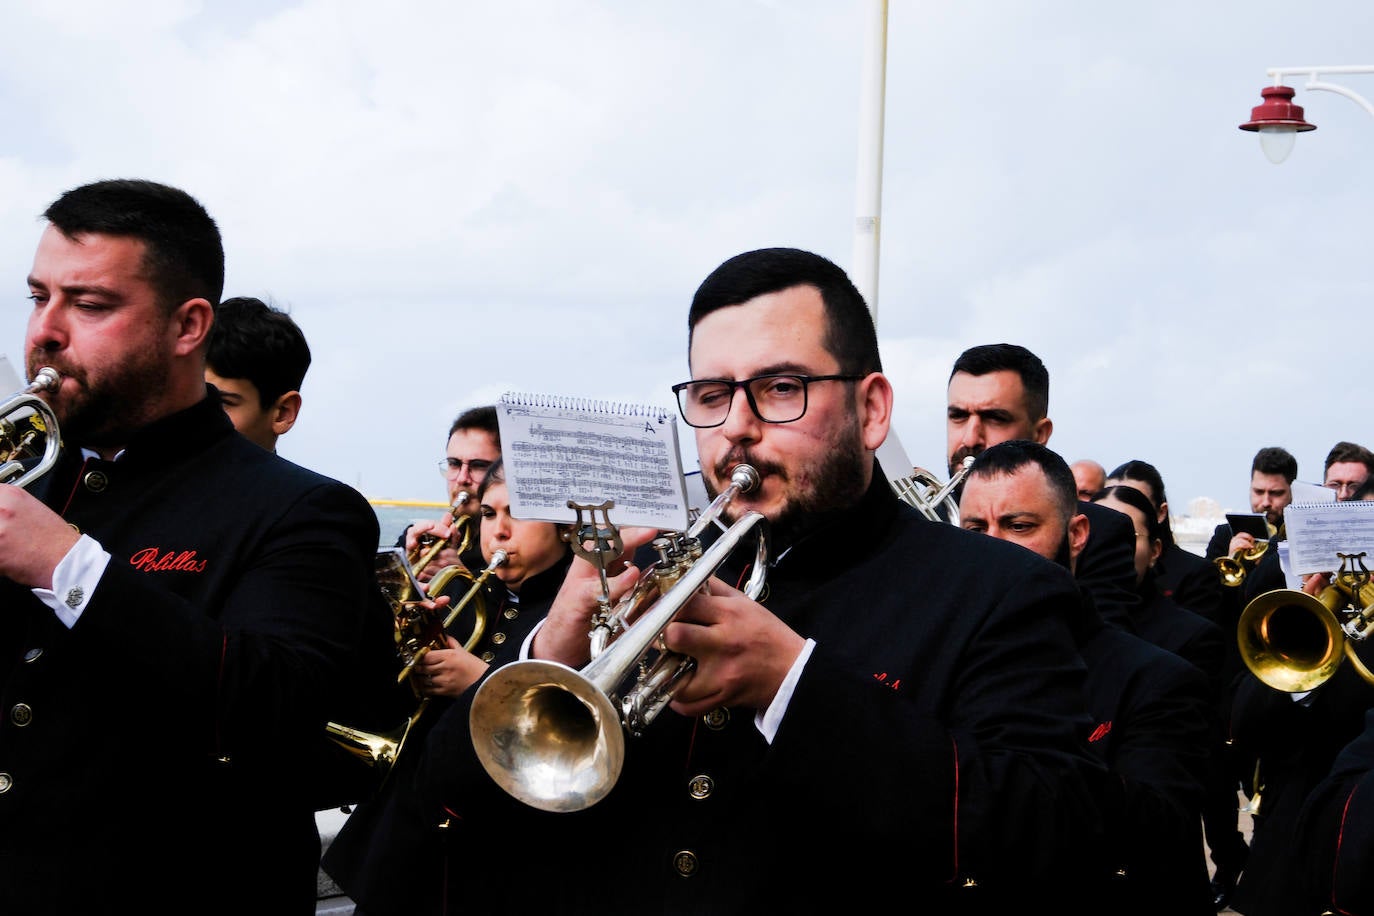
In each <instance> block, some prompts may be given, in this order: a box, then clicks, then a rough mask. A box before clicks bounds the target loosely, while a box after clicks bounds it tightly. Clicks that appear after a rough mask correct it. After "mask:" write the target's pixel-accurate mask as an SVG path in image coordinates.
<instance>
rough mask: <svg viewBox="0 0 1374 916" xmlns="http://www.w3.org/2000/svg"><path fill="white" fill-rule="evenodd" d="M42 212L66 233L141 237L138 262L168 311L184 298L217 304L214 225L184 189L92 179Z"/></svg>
mask: <svg viewBox="0 0 1374 916" xmlns="http://www.w3.org/2000/svg"><path fill="white" fill-rule="evenodd" d="M43 216H44V217H45V218H46V219H47V220H48V222H49V223H51V224H52V225H53V226H54V227H55V228H56V229H57V230H58V231H59V232H61V233H62V234H63V235H64V236H66V237H67V238H69V239H75V238H76V237H77V236H79V235H84V234H87V233H94V234H97V235H114V236H124V237H127V238H134V239H138V240H139V241H141V242H143V244H144V247H145V249H146V251H145V253H144V256H143V267H144V269H145V270H146V271H147V272H148V281H149V282H150V283H151V284H152V286H153V288H154V289H155V290H157V292H158V295H159V296H161V297H162V306H163V307H164V308H165V309H166V310H167V311H168V312H171V311H172V310H173V309H175V308H176V307H177V306H178V305H180V304H181V303H183V302H186V301H187V300H190V299H206V300H208V301H209V302H210V304H211V305H218V304H219V300H220V296H222V295H223V294H224V243H223V241H222V240H221V239H220V234H219V227H218V226H216V225H215V221H214V220H213V219H211V218H210V214H209V213H207V212H206V210H205V208H204V207H202V206H201V205H200V203H199V202H198V201H196V199H195V198H193V197H192V196H191V195H189V194H187V193H186V192H185V191H182V190H180V189H178V188H173V187H170V186H168V185H164V184H158V183H157V182H153V181H145V180H143V179H136V178H119V179H111V180H108V181H97V182H93V183H92V184H87V185H82V186H81V187H79V188H73V189H72V190H70V191H67V192H66V193H64V194H63V195H62V196H61V197H59V198H57V200H55V201H53V202H52V203H51V204H50V205H49V206H48V209H47V210H44V211H43Z"/></svg>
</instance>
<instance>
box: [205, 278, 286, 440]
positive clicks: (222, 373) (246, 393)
mask: <svg viewBox="0 0 1374 916" xmlns="http://www.w3.org/2000/svg"><path fill="white" fill-rule="evenodd" d="M309 368H310V346H309V345H308V344H307V343H306V342H305V334H303V333H302V332H301V329H300V327H299V326H298V325H297V324H296V322H295V321H293V320H292V319H291V316H290V315H288V314H287V313H286V312H283V311H282V310H280V309H277V308H273V307H272V306H270V305H268V304H267V303H265V302H263V301H262V300H261V299H254V298H251V297H248V296H240V297H237V298H234V299H225V300H224V301H223V302H221V303H220V304H219V308H217V309H215V323H214V325H213V326H212V327H211V328H210V348H209V350H208V351H207V353H206V356H205V380H206V381H207V382H209V383H210V384H212V385H214V386H215V388H216V389H218V390H219V397H220V403H221V404H222V405H224V411H225V413H227V414H229V419H230V420H231V421H233V424H234V428H235V429H237V430H238V431H239V432H241V433H243V434H244V435H245V436H247V437H248V438H249V439H250V440H252V441H253V442H256V443H257V444H258V445H261V446H262V447H263V448H265V449H267V450H268V451H269V452H272V451H276V449H277V439H278V438H279V437H281V436H282V435H284V434H285V433H286V432H287V431H288V430H290V429H291V427H292V426H295V425H296V418H297V417H298V416H300V411H301V385H302V383H304V381H305V372H306V370H307V369H309Z"/></svg>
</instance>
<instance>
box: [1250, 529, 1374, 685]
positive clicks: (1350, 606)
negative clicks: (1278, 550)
mask: <svg viewBox="0 0 1374 916" xmlns="http://www.w3.org/2000/svg"><path fill="white" fill-rule="evenodd" d="M1336 556H1337V557H1339V558H1340V560H1341V567H1340V570H1339V571H1338V572H1337V573H1336V575H1335V577H1334V579H1333V581H1332V583H1331V584H1330V585H1329V586H1327V587H1326V588H1324V589H1322V591H1321V594H1320V595H1319V596H1317V597H1313V596H1312V595H1309V594H1307V593H1306V592H1303V591H1298V590H1296V589H1287V588H1280V589H1275V590H1273V591H1270V592H1265V593H1264V594H1263V595H1260V596H1259V597H1257V598H1255V599H1254V600H1253V601H1251V602H1250V603H1249V604H1247V605H1246V606H1245V610H1243V611H1242V612H1241V615H1240V622H1239V624H1238V626H1237V638H1238V639H1239V641H1240V655H1241V660H1242V661H1244V662H1245V666H1246V667H1247V668H1249V669H1250V671H1251V672H1253V673H1254V675H1255V677H1257V678H1259V679H1260V680H1261V681H1263V682H1264V683H1266V684H1268V685H1269V686H1270V687H1273V688H1274V689H1275V690H1282V691H1284V692H1286V693H1302V692H1304V691H1308V690H1312V689H1313V688H1315V687H1317V686H1319V685H1321V684H1323V683H1325V682H1326V681H1327V680H1328V679H1329V678H1330V677H1331V676H1332V675H1333V674H1335V673H1336V669H1337V668H1339V667H1340V665H1341V663H1342V662H1343V661H1346V660H1349V662H1350V664H1351V665H1353V666H1354V668H1355V670H1356V671H1358V672H1359V674H1360V676H1361V677H1362V678H1364V679H1365V680H1366V681H1368V682H1369V683H1370V684H1374V673H1371V672H1370V670H1369V669H1368V668H1367V667H1366V666H1365V664H1364V662H1363V661H1361V660H1360V657H1359V655H1358V654H1356V652H1355V645H1356V644H1357V643H1359V642H1361V641H1363V640H1364V639H1365V638H1366V637H1367V636H1368V635H1369V630H1370V622H1371V615H1374V607H1371V605H1374V581H1371V576H1370V572H1369V570H1368V568H1366V566H1365V564H1364V554H1363V553H1358V554H1344V553H1338V554H1337V555H1336Z"/></svg>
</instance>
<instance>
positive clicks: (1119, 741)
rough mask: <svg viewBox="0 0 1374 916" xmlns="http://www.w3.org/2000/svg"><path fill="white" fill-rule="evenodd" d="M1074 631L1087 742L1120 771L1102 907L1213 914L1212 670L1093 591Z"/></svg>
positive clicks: (1110, 812)
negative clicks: (1207, 845)
mask: <svg viewBox="0 0 1374 916" xmlns="http://www.w3.org/2000/svg"><path fill="white" fill-rule="evenodd" d="M1076 630H1077V631H1078V633H1079V643H1080V651H1081V652H1082V654H1083V659H1084V661H1086V662H1087V665H1088V680H1087V684H1086V697H1087V702H1088V709H1089V711H1090V712H1091V713H1092V716H1093V729H1092V732H1091V733H1090V734H1089V737H1088V741H1089V746H1090V747H1092V749H1093V750H1094V751H1095V752H1096V753H1097V754H1098V755H1099V756H1100V757H1101V758H1102V760H1103V762H1104V763H1105V764H1106V765H1107V768H1108V770H1109V771H1110V772H1111V774H1112V776H1113V777H1115V778H1114V779H1111V780H1109V781H1108V787H1109V788H1108V791H1107V797H1106V802H1105V804H1104V806H1103V807H1104V811H1105V812H1106V817H1107V823H1108V831H1109V832H1108V841H1107V842H1106V843H1105V844H1104V845H1103V847H1102V851H1103V854H1104V862H1103V863H1102V867H1101V872H1100V876H1101V885H1102V886H1101V890H1100V894H1101V896H1100V897H1099V898H1098V900H1099V903H1100V905H1101V909H1100V911H1101V912H1103V913H1112V914H1117V916H1126V914H1140V916H1147V914H1148V916H1154V914H1161V913H1169V914H1189V913H1191V914H1194V916H1210V914H1211V913H1213V912H1215V908H1214V907H1213V905H1212V894H1211V891H1210V889H1209V888H1208V874H1207V863H1206V860H1205V858H1204V853H1203V843H1202V821H1201V811H1202V802H1203V789H1204V780H1205V779H1206V775H1207V769H1206V768H1207V757H1208V754H1209V753H1210V750H1211V742H1212V738H1213V734H1214V729H1213V716H1212V707H1211V704H1212V697H1211V688H1210V686H1209V684H1208V681H1207V677H1206V675H1204V674H1203V673H1202V672H1201V671H1199V670H1198V669H1197V668H1196V667H1195V666H1193V665H1192V664H1190V663H1188V662H1186V661H1184V660H1183V659H1182V658H1179V657H1178V656H1177V655H1175V654H1174V653H1172V652H1170V651H1168V650H1167V649H1162V648H1160V647H1159V646H1156V645H1154V644H1153V643H1151V642H1148V641H1147V640H1145V639H1144V638H1142V637H1140V636H1136V635H1135V634H1133V633H1128V632H1126V631H1125V630H1123V629H1121V628H1120V627H1118V626H1115V625H1114V624H1110V623H1107V622H1105V621H1103V620H1102V619H1101V618H1100V617H1099V616H1098V615H1097V612H1096V610H1095V609H1094V608H1093V606H1092V599H1091V598H1090V597H1089V596H1088V595H1087V594H1085V595H1084V608H1083V611H1082V616H1081V622H1080V623H1079V625H1078V626H1077V627H1076Z"/></svg>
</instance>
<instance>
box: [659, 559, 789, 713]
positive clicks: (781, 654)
mask: <svg viewBox="0 0 1374 916" xmlns="http://www.w3.org/2000/svg"><path fill="white" fill-rule="evenodd" d="M663 642H664V644H665V645H666V646H667V647H668V648H669V649H670V650H671V651H673V652H680V653H682V654H683V655H689V656H691V657H692V658H694V659H696V670H695V671H693V672H692V674H691V676H690V677H688V678H687V679H686V680H684V681H683V682H682V683H681V684H680V685H679V686H678V688H677V689H676V690H675V691H674V693H673V700H672V703H671V704H670V706H671V708H672V709H673V711H674V712H677V713H679V714H680V715H684V716H698V715H701V714H703V713H705V712H708V711H709V710H711V709H714V708H715V707H717V706H745V707H749V708H751V709H755V710H763V709H767V708H768V706H769V705H770V704H771V703H772V702H773V698H774V697H776V696H777V693H778V688H779V687H780V686H781V685H782V682H783V679H784V678H786V677H787V672H788V671H789V670H790V669H791V667H792V665H793V663H794V662H796V660H797V656H799V655H800V654H801V651H802V648H803V647H804V646H805V645H806V640H805V639H803V638H802V636H801V635H800V634H798V633H797V632H796V631H794V630H793V629H792V628H791V627H789V626H787V624H785V623H783V622H782V621H781V620H779V619H778V618H777V617H776V616H774V615H773V613H772V612H771V611H769V610H768V609H767V608H765V607H764V606H763V605H761V604H759V603H758V602H756V601H753V600H751V599H749V598H748V597H747V596H746V595H745V594H744V593H743V592H741V591H739V590H738V589H735V588H732V587H730V586H729V585H726V584H725V583H724V582H722V581H720V580H719V579H708V580H707V582H706V586H705V589H704V590H703V592H702V593H701V594H699V595H697V596H696V597H694V598H693V599H692V600H691V601H689V602H688V603H687V604H686V605H684V606H683V608H682V610H681V611H679V612H678V614H677V616H676V617H674V618H673V622H672V623H670V624H668V626H667V628H666V629H664V631H663Z"/></svg>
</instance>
